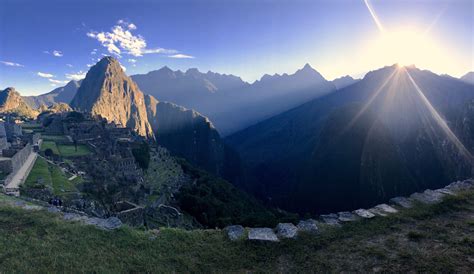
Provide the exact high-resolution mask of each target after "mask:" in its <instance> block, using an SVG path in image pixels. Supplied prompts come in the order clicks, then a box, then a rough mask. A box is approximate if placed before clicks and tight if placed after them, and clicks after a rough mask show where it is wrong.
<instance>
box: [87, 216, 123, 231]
mask: <svg viewBox="0 0 474 274" xmlns="http://www.w3.org/2000/svg"><path fill="white" fill-rule="evenodd" d="M85 223H86V224H89V225H95V226H97V227H98V228H102V229H109V230H111V229H117V228H119V227H121V226H122V222H121V221H120V219H119V218H117V217H110V218H107V219H100V218H95V217H94V218H88V219H86V220H85Z"/></svg>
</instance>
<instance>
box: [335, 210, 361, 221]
mask: <svg viewBox="0 0 474 274" xmlns="http://www.w3.org/2000/svg"><path fill="white" fill-rule="evenodd" d="M337 215H338V218H337V219H338V220H339V221H341V222H353V221H357V219H358V218H357V216H356V215H354V214H352V213H350V212H348V211H343V212H339V213H338V214H337Z"/></svg>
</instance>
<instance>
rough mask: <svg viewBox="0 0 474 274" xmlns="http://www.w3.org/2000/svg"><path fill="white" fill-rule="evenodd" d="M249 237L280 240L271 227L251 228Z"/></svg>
mask: <svg viewBox="0 0 474 274" xmlns="http://www.w3.org/2000/svg"><path fill="white" fill-rule="evenodd" d="M248 239H249V240H251V241H269V242H278V241H279V240H278V237H277V236H276V234H275V232H273V230H272V229H271V228H267V227H265V228H251V229H250V230H249V236H248Z"/></svg>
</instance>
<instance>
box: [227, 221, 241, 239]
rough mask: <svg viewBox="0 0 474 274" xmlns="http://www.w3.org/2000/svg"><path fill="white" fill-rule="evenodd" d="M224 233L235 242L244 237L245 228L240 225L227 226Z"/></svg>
mask: <svg viewBox="0 0 474 274" xmlns="http://www.w3.org/2000/svg"><path fill="white" fill-rule="evenodd" d="M224 231H225V233H226V234H227V237H228V238H229V240H231V241H237V240H239V239H242V238H243V237H244V236H245V228H244V227H243V226H241V225H231V226H227V227H226V228H224Z"/></svg>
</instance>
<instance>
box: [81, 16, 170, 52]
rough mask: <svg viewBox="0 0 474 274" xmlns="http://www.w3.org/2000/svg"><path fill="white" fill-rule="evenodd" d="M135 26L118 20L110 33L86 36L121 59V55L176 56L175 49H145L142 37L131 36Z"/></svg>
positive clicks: (91, 33)
mask: <svg viewBox="0 0 474 274" xmlns="http://www.w3.org/2000/svg"><path fill="white" fill-rule="evenodd" d="M136 29H137V26H136V25H135V24H133V23H130V22H128V21H125V20H119V21H118V22H117V25H115V26H113V27H112V29H111V31H110V32H97V31H90V32H88V33H87V36H88V37H90V38H93V39H96V40H97V41H99V42H100V43H101V45H102V46H103V47H105V48H106V49H107V51H108V52H109V53H111V54H114V55H116V56H118V57H121V54H128V55H132V56H135V57H139V56H143V55H144V54H177V53H178V51H177V50H175V49H165V48H147V43H146V40H145V38H144V37H143V36H141V35H139V34H137V35H134V34H132V31H134V30H136Z"/></svg>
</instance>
